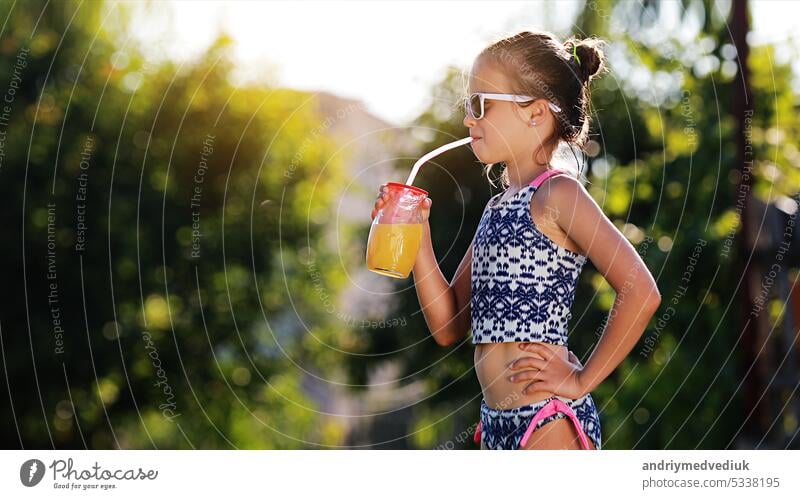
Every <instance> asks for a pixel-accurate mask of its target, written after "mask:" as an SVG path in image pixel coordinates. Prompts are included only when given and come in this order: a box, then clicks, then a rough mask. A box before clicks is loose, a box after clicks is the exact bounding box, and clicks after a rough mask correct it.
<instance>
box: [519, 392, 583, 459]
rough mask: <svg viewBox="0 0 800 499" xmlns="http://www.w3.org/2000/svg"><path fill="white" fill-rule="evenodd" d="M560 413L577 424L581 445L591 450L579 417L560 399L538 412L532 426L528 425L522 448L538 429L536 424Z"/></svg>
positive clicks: (521, 444) (552, 401)
mask: <svg viewBox="0 0 800 499" xmlns="http://www.w3.org/2000/svg"><path fill="white" fill-rule="evenodd" d="M558 412H563V413H564V414H566V415H567V416H568V417H569V419H571V420H572V422H573V424H575V429H576V430H578V436H579V437H580V438H581V445H583V448H584V449H585V450H590V449H591V447H590V446H589V439H588V437H587V436H586V432H584V431H583V427H582V426H581V424H580V422H579V421H578V416H576V415H575V412H574V411H573V410H572V408H571V407H570V406H568V405H567V404H565V403H564V402H563V401H561V400H560V399H553V400H551V401H550V402H548V403H546V404H545V405H544V407H542V408H541V409H539V412H537V413H536V415H535V416H534V417H533V420H532V421H531V424H529V425H528V429H527V430H526V431H525V435H524V436H523V437H522V441H520V443H519V446H520V448H522V447H525V443H526V442H527V441H528V438H530V436H531V434H532V433H533V431H534V430H535V429H536V423H538V422H539V421H541V420H542V419H544V418H546V417H548V416H552V415H553V414H556V413H558Z"/></svg>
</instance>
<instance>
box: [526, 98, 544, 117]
mask: <svg viewBox="0 0 800 499" xmlns="http://www.w3.org/2000/svg"><path fill="white" fill-rule="evenodd" d="M549 112H550V108H549V107H547V101H546V100H545V99H536V100H535V101H533V103H531V104H530V105H529V106H528V107H526V108H525V117H526V118H527V119H528V121H530V120H535V121H536V122H541V121H542V120H543V119H544V117H545V116H547V113H549Z"/></svg>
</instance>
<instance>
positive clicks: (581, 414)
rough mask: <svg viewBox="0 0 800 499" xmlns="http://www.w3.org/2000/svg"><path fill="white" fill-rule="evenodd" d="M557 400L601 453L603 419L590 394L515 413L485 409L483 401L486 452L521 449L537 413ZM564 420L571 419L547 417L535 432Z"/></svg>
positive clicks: (545, 401)
mask: <svg viewBox="0 0 800 499" xmlns="http://www.w3.org/2000/svg"><path fill="white" fill-rule="evenodd" d="M554 398H557V399H560V400H561V401H563V402H564V403H565V404H567V405H568V406H569V407H570V408H571V409H572V410H573V411H574V412H575V415H576V416H577V417H578V421H580V423H581V427H582V428H583V431H584V432H585V433H586V436H587V437H589V439H590V440H591V441H592V443H593V444H594V446H595V448H596V449H597V450H601V445H602V436H601V433H600V415H599V414H598V412H597V406H595V403H594V399H592V395H591V394H589V393H587V394H586V395H584V396H583V397H581V398H579V399H575V400H573V399H570V398H566V397H559V396H553V397H550V398H547V399H544V400H540V401H539V402H534V403H533V404H528V405H524V406H522V407H516V408H514V409H494V408H491V407H489V406H488V405H486V402H485V401H484V400H481V439H482V441H483V444H484V445H485V446H486V448H487V449H492V450H504V449H505V450H515V449H519V444H520V442H521V441H522V437H523V436H524V435H525V432H526V431H527V429H528V426H529V425H530V423H531V421H533V418H534V416H535V415H536V413H537V412H539V410H540V409H541V408H542V407H544V406H545V405H546V404H547V403H548V402H549V401H550V400H552V399H554ZM561 418H568V416H567V415H566V414H564V413H563V412H558V413H556V414H553V415H551V416H547V417H546V418H544V419H542V420H541V421H539V422H538V423H537V424H536V430H538V429H539V428H541V427H542V426H544V425H546V424H547V423H549V422H550V421H554V420H556V419H561ZM536 430H534V432H535V431H536Z"/></svg>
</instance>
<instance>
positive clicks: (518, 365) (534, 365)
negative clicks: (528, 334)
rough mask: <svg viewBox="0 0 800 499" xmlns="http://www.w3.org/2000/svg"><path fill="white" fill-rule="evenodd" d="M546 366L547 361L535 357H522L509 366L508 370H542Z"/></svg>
mask: <svg viewBox="0 0 800 499" xmlns="http://www.w3.org/2000/svg"><path fill="white" fill-rule="evenodd" d="M546 364H547V361H544V360H542V359H537V358H536V357H522V358H520V359H517V360H515V361H514V362H512V363H511V364H509V365H508V368H509V369H510V370H512V371H514V370H517V369H542V368H544V366H545V365H546Z"/></svg>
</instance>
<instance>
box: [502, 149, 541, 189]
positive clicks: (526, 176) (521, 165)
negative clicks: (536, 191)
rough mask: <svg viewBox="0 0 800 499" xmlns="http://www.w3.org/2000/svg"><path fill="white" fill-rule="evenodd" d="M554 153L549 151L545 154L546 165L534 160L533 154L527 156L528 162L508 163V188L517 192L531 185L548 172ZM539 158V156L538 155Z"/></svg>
mask: <svg viewBox="0 0 800 499" xmlns="http://www.w3.org/2000/svg"><path fill="white" fill-rule="evenodd" d="M552 154H553V151H552V150H548V151H546V152H545V157H546V159H547V161H546V162H544V163H539V162H538V161H536V158H534V157H533V156H534V155H533V154H527V155H526V156H528V160H527V161H524V162H516V161H506V170H507V173H508V182H509V184H508V187H509V189H511V188H515V189H516V190H519V189H522V188H523V187H525V186H526V185H529V184H530V183H531V182H533V180H534V179H535V178H536V177H538V176H539V175H541V174H542V173H544V172H546V171H547V170H548V167H549V165H550V158H551V157H552ZM536 157H538V155H536Z"/></svg>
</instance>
